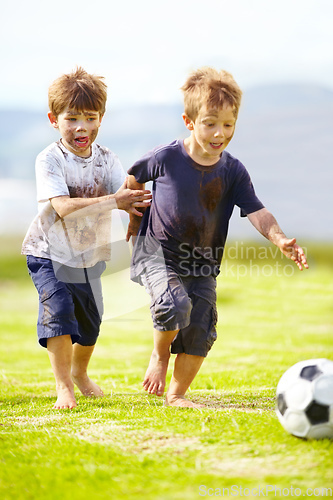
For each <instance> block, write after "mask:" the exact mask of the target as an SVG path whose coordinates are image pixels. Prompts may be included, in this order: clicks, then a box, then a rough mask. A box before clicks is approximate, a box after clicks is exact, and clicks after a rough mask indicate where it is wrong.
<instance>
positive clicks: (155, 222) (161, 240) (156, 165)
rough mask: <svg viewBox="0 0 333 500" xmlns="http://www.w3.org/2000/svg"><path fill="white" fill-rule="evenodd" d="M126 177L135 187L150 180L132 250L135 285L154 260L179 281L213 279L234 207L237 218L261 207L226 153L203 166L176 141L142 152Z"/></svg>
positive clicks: (240, 168) (238, 166)
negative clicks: (173, 272) (183, 278)
mask: <svg viewBox="0 0 333 500" xmlns="http://www.w3.org/2000/svg"><path fill="white" fill-rule="evenodd" d="M128 173H129V174H130V175H134V177H135V179H136V180H137V182H139V183H146V182H148V181H153V187H152V194H153V199H152V204H151V207H149V208H148V209H147V210H146V212H145V214H144V216H143V220H142V222H141V226H140V229H139V233H138V237H137V240H136V243H135V246H134V249H133V256H132V266H131V278H132V279H133V280H134V281H137V280H138V277H139V275H140V274H141V273H142V272H143V271H144V269H145V267H147V266H149V265H150V263H153V262H154V259H156V257H157V255H159V256H161V255H162V256H163V258H164V260H165V263H166V264H167V265H169V266H171V267H172V268H173V269H175V270H176V272H177V273H178V274H179V275H180V276H209V275H213V276H217V275H218V274H219V272H220V264H221V260H222V256H223V250H224V246H225V242H226V238H227V233H228V226H229V219H230V217H231V215H232V212H233V209H234V206H235V205H237V206H238V207H240V209H241V215H242V216H246V215H247V214H250V213H252V212H256V211H257V210H260V209H261V208H263V207H264V205H263V204H262V203H261V201H260V200H259V199H258V198H257V196H256V194H255V191H254V188H253V185H252V182H251V179H250V176H249V174H248V172H247V170H246V168H245V167H244V165H242V163H241V162H240V161H238V160H237V159H236V158H234V157H233V156H232V155H231V154H229V153H228V152H227V151H223V153H222V156H221V159H220V160H219V161H218V162H217V163H215V164H214V165H212V166H208V167H207V166H203V165H199V164H198V163H196V162H195V161H194V160H192V158H191V157H190V156H189V155H188V154H187V152H186V150H185V147H184V144H183V141H182V140H177V141H174V142H172V143H171V144H169V145H166V146H161V147H158V148H155V149H154V150H153V151H150V152H149V153H147V154H146V155H145V156H144V157H143V158H141V159H140V160H138V161H137V162H136V163H135V164H134V165H133V166H132V167H131V168H130V169H129V170H128ZM161 251H162V253H161Z"/></svg>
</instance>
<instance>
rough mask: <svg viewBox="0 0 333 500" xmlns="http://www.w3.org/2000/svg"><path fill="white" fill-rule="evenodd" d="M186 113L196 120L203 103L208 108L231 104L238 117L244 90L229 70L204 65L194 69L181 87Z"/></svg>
mask: <svg viewBox="0 0 333 500" xmlns="http://www.w3.org/2000/svg"><path fill="white" fill-rule="evenodd" d="M181 90H182V91H183V93H184V107H185V114H186V115H187V116H188V117H189V118H190V119H191V120H193V121H194V120H195V119H196V118H197V116H198V113H199V111H200V109H201V107H202V106H203V105H206V106H207V108H222V107H223V106H225V105H227V106H231V107H233V108H234V114H235V117H236V118H237V115H238V110H239V107H240V103H241V98H242V91H241V89H240V88H239V86H238V84H237V83H236V82H235V80H234V78H233V76H232V75H231V74H230V73H228V72H227V71H224V70H221V71H217V70H216V69H214V68H209V67H203V68H200V69H198V70H196V71H193V73H191V74H190V75H189V77H188V78H187V80H186V82H185V83H184V85H183V86H182V87H181Z"/></svg>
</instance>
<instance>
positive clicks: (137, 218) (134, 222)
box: [126, 175, 147, 244]
mask: <svg viewBox="0 0 333 500" xmlns="http://www.w3.org/2000/svg"><path fill="white" fill-rule="evenodd" d="M127 179H128V183H127V186H128V187H129V188H130V189H135V190H144V188H145V185H144V184H141V183H139V182H137V181H136V180H135V177H134V175H129V176H128V177H127ZM146 208H147V205H146V206H145V207H144V206H143V207H142V208H140V212H142V213H140V212H139V211H138V210H137V211H136V212H135V213H134V212H132V213H130V214H129V219H130V220H129V224H128V229H127V235H126V241H129V240H130V239H131V237H132V238H133V244H134V238H135V236H136V235H137V234H138V231H139V227H140V224H141V221H142V215H143V214H144V212H145V210H146Z"/></svg>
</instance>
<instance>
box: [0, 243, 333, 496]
mask: <svg viewBox="0 0 333 500" xmlns="http://www.w3.org/2000/svg"><path fill="white" fill-rule="evenodd" d="M2 243H3V242H2ZM250 246H251V248H252V250H251V251H252V253H251V252H250V251H249V252H248V254H247V256H246V255H245V257H247V259H244V254H243V255H242V254H241V252H242V251H243V250H244V251H245V249H246V248H248V247H249V244H248V245H244V244H242V245H241V247H238V248H237V252H234V253H232V252H229V258H228V259H227V260H226V262H225V263H224V266H223V271H222V276H220V277H219V280H218V296H219V301H218V312H219V323H218V340H217V342H216V343H215V345H214V347H213V349H212V351H211V352H210V354H209V356H208V358H207V360H206V361H205V363H204V364H203V367H202V369H201V371H200V373H199V375H198V376H197V378H196V379H195V381H194V383H193V385H192V387H191V394H190V395H191V398H192V399H193V400H195V401H201V402H206V403H207V405H208V408H207V409H205V410H202V411H201V410H190V409H176V408H170V407H168V408H166V407H164V406H163V402H162V400H161V399H159V398H157V397H154V396H147V395H146V394H145V393H144V391H142V389H141V382H142V377H143V375H144V372H145V368H146V365H147V363H148V359H149V355H150V351H151V348H152V333H151V322H150V315H149V308H148V306H145V307H142V308H140V309H138V310H132V309H134V307H132V308H129V311H128V312H127V313H126V314H124V315H123V316H117V315H115V314H114V312H112V313H110V311H109V310H108V308H109V305H108V300H109V299H110V297H109V295H110V294H111V293H113V294H114V298H115V300H116V301H117V300H118V301H119V300H123V297H119V295H121V294H120V293H119V290H120V288H118V287H116V285H115V280H116V278H115V280H113V281H111V282H110V279H109V280H105V290H106V294H107V295H108V298H107V299H108V300H107V301H106V303H107V308H106V318H107V319H106V321H105V322H104V323H103V326H102V331H101V336H100V339H99V342H98V344H97V347H96V350H95V353H94V356H93V358H92V361H91V369H90V374H91V376H92V377H93V378H94V379H95V380H96V381H97V383H99V384H100V385H101V386H102V388H103V389H104V392H105V394H106V396H105V397H104V398H103V399H94V400H90V399H85V398H83V397H82V396H80V395H79V394H77V399H78V403H79V406H78V407H77V408H76V409H74V410H72V411H70V410H68V411H55V410H52V406H53V403H54V400H55V388H54V381H53V376H52V373H51V370H50V367H49V361H48V357H47V354H46V352H45V350H43V349H42V348H40V347H38V345H37V341H36V334H35V322H36V314H37V294H36V292H35V290H34V288H33V285H32V283H31V282H30V278H29V277H28V275H27V272H26V270H25V263H24V258H22V257H20V256H18V255H17V253H16V254H15V255H13V250H14V251H17V248H18V243H17V241H15V240H13V241H7V242H6V244H5V245H4V244H2V245H1V250H0V276H1V282H0V340H1V344H0V345H1V347H0V350H1V356H0V359H1V361H0V384H1V385H0V387H1V389H0V410H1V413H0V498H1V499H3V500H9V499H10V500H12V499H13V500H14V499H15V500H21V499H22V500H29V499H42V500H43V499H46V500H49V499H50V500H51V499H52V500H53V499H54V500H59V499H61V500H67V499H71V500H76V499H80V500H81V499H83V500H85V499H89V500H95V499H96V500H99V499H101V500H102V499H108V498H112V499H120V498H124V499H125V498H126V499H134V498H136V499H145V500H151V499H158V500H161V499H162V500H163V499H166V500H167V499H168V500H169V499H171V500H173V499H175V500H177V499H179V500H180V499H182V500H184V499H185V500H187V499H195V498H201V497H202V496H206V497H209V496H218V494H219V492H220V493H221V496H222V493H223V488H224V489H225V492H224V496H227V488H229V496H250V495H249V493H250V492H251V491H252V493H253V496H259V495H258V491H259V490H258V488H259V487H260V488H261V496H266V497H267V498H276V497H279V496H280V497H282V496H286V493H287V490H286V489H289V491H290V496H291V494H292V490H291V488H292V487H293V488H294V491H295V488H299V489H300V490H297V491H296V493H297V494H299V493H300V492H301V494H300V495H294V496H303V494H304V495H306V496H310V495H309V494H307V489H308V488H311V489H312V490H315V489H316V488H319V489H321V488H333V474H332V456H333V453H332V452H333V442H332V441H330V440H322V441H304V440H300V439H297V438H295V437H293V436H290V435H289V434H287V433H286V432H285V431H284V430H283V428H282V427H281V425H280V424H279V422H278V420H277V418H276V415H275V388H276V385H277V382H278V380H279V378H280V377H281V375H282V374H283V372H284V371H285V370H286V369H287V368H288V367H289V366H291V365H292V364H294V363H296V362H297V361H300V360H302V359H308V358H316V357H327V358H330V359H333V307H332V306H333V304H332V297H333V293H332V292H333V265H332V262H331V255H332V250H333V247H332V246H331V247H329V246H327V245H326V246H322V245H309V246H308V257H309V261H310V265H311V269H310V270H309V271H304V272H298V271H297V269H296V268H295V271H294V273H292V275H290V274H291V268H288V267H286V266H289V264H290V263H289V261H287V260H286V259H284V258H283V259H281V258H280V257H279V256H276V258H275V259H274V258H272V255H263V253H264V250H263V248H264V247H263V246H262V247H260V246H259V247H258V243H257V244H256V245H250ZM229 248H232V246H230V247H229ZM256 265H258V266H259V267H255V266H256ZM232 266H233V267H232ZM273 271H274V272H273ZM119 279H120V278H119ZM122 279H123V278H122ZM120 286H121V283H120V282H119V287H120ZM139 288H140V287H138V286H135V288H134V289H133V290H135V291H134V292H133V291H131V293H132V294H134V295H135V297H134V296H133V295H132V296H130V295H127V296H126V300H127V301H128V303H130V304H131V303H132V301H133V300H134V299H136V294H140V292H141V290H139ZM131 290H132V289H131ZM115 295H116V296H115ZM111 302H112V301H111ZM110 307H111V305H110ZM117 307H118V306H117ZM109 313H110V314H109ZM171 370H172V363H171V366H170V369H169V372H168V378H170V375H171ZM269 485H270V486H269ZM200 486H201V489H199V488H200ZM204 486H205V487H206V488H204ZM272 487H276V488H277V492H276V493H275V492H274V490H273V491H271V492H270V493H268V491H270V489H269V488H272ZM208 488H211V489H210V490H208ZM246 488H248V489H246ZM254 488H256V490H254ZM278 488H280V490H281V493H280V495H279V490H278ZM284 489H285V490H284ZM200 493H201V494H200ZM263 493H265V495H264V494H263ZM315 493H317V495H316V496H319V495H318V493H319V490H318V489H317V490H315Z"/></svg>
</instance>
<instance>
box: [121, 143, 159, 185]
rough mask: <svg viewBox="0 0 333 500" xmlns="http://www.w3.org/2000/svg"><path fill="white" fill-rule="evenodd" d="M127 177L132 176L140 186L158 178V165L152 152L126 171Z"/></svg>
mask: <svg viewBox="0 0 333 500" xmlns="http://www.w3.org/2000/svg"><path fill="white" fill-rule="evenodd" d="M128 174H129V175H134V177H135V180H136V181H137V182H139V183H140V184H145V183H146V182H148V181H153V180H154V179H157V177H159V176H160V165H159V162H158V160H157V158H156V155H155V153H154V151H150V152H149V153H147V154H146V155H145V156H143V157H142V158H141V159H140V160H138V161H137V162H135V163H134V165H133V166H132V167H131V168H130V169H129V170H128Z"/></svg>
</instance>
